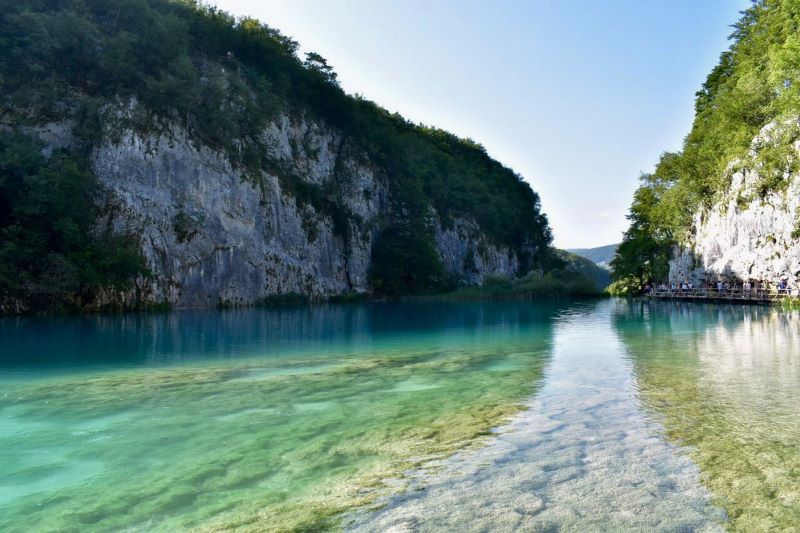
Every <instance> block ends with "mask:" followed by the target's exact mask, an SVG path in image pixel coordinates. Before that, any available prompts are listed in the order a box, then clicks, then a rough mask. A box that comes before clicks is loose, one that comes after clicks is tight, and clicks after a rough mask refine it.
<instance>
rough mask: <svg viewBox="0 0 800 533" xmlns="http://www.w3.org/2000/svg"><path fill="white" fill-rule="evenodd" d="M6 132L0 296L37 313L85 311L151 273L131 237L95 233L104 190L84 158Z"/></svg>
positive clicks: (0, 150) (0, 169)
mask: <svg viewBox="0 0 800 533" xmlns="http://www.w3.org/2000/svg"><path fill="white" fill-rule="evenodd" d="M41 149H42V146H41V145H40V144H39V143H37V142H35V141H34V140H33V139H31V138H29V137H27V136H23V135H20V134H17V133H9V132H1V133H0V296H3V297H12V298H18V299H21V300H23V301H25V302H27V303H28V305H30V307H31V308H32V309H34V310H60V309H64V308H66V307H69V306H76V307H77V306H80V305H82V304H85V303H87V301H89V300H91V298H92V296H93V295H94V294H95V293H96V291H97V290H99V289H103V288H125V287H127V286H129V284H130V282H131V281H132V279H133V278H134V277H135V276H137V275H140V274H144V273H145V267H144V261H143V259H142V257H141V256H140V254H139V251H138V247H137V246H136V243H135V242H134V241H132V240H131V239H130V238H126V237H120V236H112V235H107V234H103V235H96V236H95V235H92V227H93V225H94V222H95V220H96V218H97V215H98V210H97V207H96V206H95V202H94V199H95V196H96V195H97V194H98V193H99V187H98V184H97V181H96V179H95V177H94V175H93V174H92V173H91V172H89V171H88V169H87V164H86V161H84V160H82V159H81V158H79V157H77V156H74V155H70V154H66V153H63V152H56V153H55V154H53V155H52V156H51V157H49V158H47V157H45V156H43V155H42V153H41Z"/></svg>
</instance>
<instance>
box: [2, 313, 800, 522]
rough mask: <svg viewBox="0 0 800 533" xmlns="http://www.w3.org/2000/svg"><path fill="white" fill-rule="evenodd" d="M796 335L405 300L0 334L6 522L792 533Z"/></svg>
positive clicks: (753, 325) (798, 441) (669, 319)
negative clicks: (788, 532) (775, 532)
mask: <svg viewBox="0 0 800 533" xmlns="http://www.w3.org/2000/svg"><path fill="white" fill-rule="evenodd" d="M798 326H800V318H798V316H797V315H795V314H792V313H782V312H779V311H776V310H771V309H766V308H755V307H750V308H748V307H734V306H711V305H699V304H688V305H687V304H683V305H678V304H675V303H647V302H633V303H628V302H623V301H614V300H606V301H599V302H588V303H586V302H584V303H580V302H577V303H568V302H564V303H560V304H541V303H531V302H507V303H499V302H497V303H436V304H433V303H425V304H422V303H408V304H371V305H353V306H319V307H312V308H304V309H283V310H243V311H223V312H217V311H203V312H199V311H186V312H173V313H166V314H154V315H147V314H139V315H119V316H88V317H59V318H24V319H19V318H9V319H3V320H0V449H2V450H3V461H2V462H0V530H2V531H31V530H35V531H118V530H123V529H124V530H129V531H175V530H188V529H192V530H245V531H264V530H292V529H294V530H307V529H341V528H345V529H354V530H364V531H384V530H386V529H389V528H395V529H396V530H419V531H441V530H480V529H491V530H514V529H522V530H549V529H553V528H564V529H570V530H592V529H594V530H596V529H614V530H631V531H636V530H639V531H640V530H643V529H646V530H668V531H676V530H703V531H714V530H719V529H723V528H728V529H732V530H741V531H747V530H769V529H774V530H791V529H792V528H794V529H798V528H800V410H799V408H798V405H800V402H798V401H797V396H798V392H800V327H798Z"/></svg>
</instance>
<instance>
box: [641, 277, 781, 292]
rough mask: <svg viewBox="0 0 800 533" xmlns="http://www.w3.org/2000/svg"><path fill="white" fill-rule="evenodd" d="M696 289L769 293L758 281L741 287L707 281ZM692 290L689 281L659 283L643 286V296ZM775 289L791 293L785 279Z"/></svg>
mask: <svg viewBox="0 0 800 533" xmlns="http://www.w3.org/2000/svg"><path fill="white" fill-rule="evenodd" d="M697 288H698V289H702V290H705V291H706V292H712V291H716V292H718V293H721V292H732V291H739V290H741V291H743V292H745V293H749V292H755V293H761V292H764V291H769V289H770V284H769V283H767V282H764V281H760V280H756V281H752V280H747V281H744V282H742V283H741V285H739V284H737V283H735V282H734V283H731V282H729V281H727V280H722V279H719V280H717V281H708V282H707V283H706V284H705V286H701V287H697ZM694 289H695V285H694V283H692V282H691V281H683V282H682V283H675V282H672V283H669V284H667V283H660V284H658V285H656V286H654V285H652V284H650V283H648V284H647V285H646V286H645V289H644V292H645V294H650V293H651V292H653V291H659V292H663V291H670V292H678V293H680V292H686V291H692V290H694ZM775 289H776V290H777V292H778V294H782V293H784V294H789V293H790V292H791V289H790V288H789V282H788V281H787V280H786V278H783V279H781V280H780V281H779V282H778V284H777V285H776V286H775Z"/></svg>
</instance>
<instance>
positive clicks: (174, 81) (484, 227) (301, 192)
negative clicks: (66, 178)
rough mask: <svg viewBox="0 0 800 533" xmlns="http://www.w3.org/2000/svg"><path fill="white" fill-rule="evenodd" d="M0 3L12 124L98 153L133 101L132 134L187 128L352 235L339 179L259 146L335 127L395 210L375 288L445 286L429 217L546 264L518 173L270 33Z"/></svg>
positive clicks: (253, 26)
mask: <svg viewBox="0 0 800 533" xmlns="http://www.w3.org/2000/svg"><path fill="white" fill-rule="evenodd" d="M0 6H1V7H2V12H3V16H2V18H0V52H2V53H0V58H2V59H0V90H2V95H3V96H2V99H0V112H1V113H2V117H1V118H0V120H1V121H2V123H4V124H6V125H9V126H11V127H12V128H19V127H20V126H24V125H25V124H40V123H44V122H48V121H52V120H72V121H74V123H75V124H76V126H75V132H74V133H75V137H76V138H75V141H74V145H75V146H76V147H78V149H79V150H80V151H81V152H83V153H89V152H90V150H91V148H92V146H93V145H95V144H96V143H97V142H98V140H99V138H100V136H101V135H102V131H103V130H102V123H103V113H104V112H105V110H107V109H108V108H109V104H111V105H116V106H119V105H125V103H126V102H131V101H133V100H135V101H136V102H137V103H138V105H137V106H136V108H135V109H136V112H135V113H134V116H132V117H130V118H127V119H126V120H130V121H131V124H129V125H128V126H130V127H133V128H136V129H139V130H142V129H156V128H160V127H163V125H164V124H166V123H172V124H179V125H180V126H181V127H183V128H185V129H187V130H188V131H189V132H190V134H191V135H192V136H193V138H195V139H197V140H198V141H199V142H202V143H204V144H206V145H208V146H211V147H213V148H216V149H219V150H223V151H225V153H227V154H228V156H229V158H230V159H231V161H232V162H233V163H234V165H235V166H236V167H238V168H239V169H241V171H242V173H243V175H244V176H245V177H247V178H250V179H255V180H257V179H258V177H259V175H260V171H262V170H266V171H268V172H270V173H272V174H275V175H277V176H278V177H279V179H280V181H281V184H282V186H283V188H284V190H285V191H286V192H287V193H289V194H292V195H294V196H295V198H296V199H297V200H298V201H299V202H307V203H310V204H311V205H312V206H313V207H314V208H315V210H316V212H318V213H321V214H323V215H325V216H329V217H330V218H331V219H332V220H333V221H334V222H335V227H336V228H337V232H338V233H339V234H340V235H346V234H347V232H348V231H353V230H354V229H356V228H358V227H359V226H360V225H363V223H364V222H365V221H360V220H359V219H358V217H357V216H356V215H354V214H353V213H351V212H350V211H349V210H348V209H347V208H346V207H345V206H344V204H343V203H342V202H341V201H340V197H339V195H340V194H341V193H340V192H339V191H338V190H337V189H336V187H335V184H334V186H333V187H323V186H317V185H314V184H309V183H308V182H307V181H305V180H304V179H303V178H302V177H301V176H297V175H295V174H293V172H292V169H290V168H286V166H285V165H281V164H280V162H277V161H274V160H272V159H271V158H270V156H269V153H270V151H269V150H268V147H267V146H264V144H263V143H264V142H265V141H264V140H263V135H261V132H262V131H263V130H264V128H265V127H266V126H267V125H268V124H269V122H270V120H272V119H274V118H275V117H276V116H278V114H280V113H284V114H288V115H290V116H300V115H302V116H308V117H311V118H313V119H315V120H319V121H322V122H324V123H326V124H328V125H330V126H332V127H334V128H336V129H337V130H338V131H340V132H341V133H342V136H343V138H344V139H346V142H345V144H343V147H342V150H348V151H349V152H350V153H351V154H353V155H355V156H361V157H366V158H367V159H368V160H369V162H371V163H372V164H374V165H376V166H377V167H379V170H380V172H381V173H382V175H385V176H386V179H387V183H388V185H389V189H390V192H391V199H392V202H393V206H392V213H393V215H392V216H391V217H387V218H386V220H383V221H382V222H381V224H382V228H381V229H382V230H383V231H381V232H380V234H381V235H383V236H384V238H385V239H386V240H385V241H383V242H381V239H379V241H378V245H377V248H376V254H377V255H378V257H377V258H376V259H378V267H377V268H375V269H373V280H374V284H375V287H376V289H378V290H380V291H383V290H384V289H385V290H386V292H398V291H403V292H407V291H417V290H427V289H442V288H445V287H446V286H447V283H448V280H446V277H445V276H442V275H441V272H442V265H441V261H440V259H439V258H438V256H436V254H431V253H430V251H431V249H432V247H433V246H434V240H433V227H432V224H431V216H430V215H431V214H432V213H435V214H436V216H437V217H438V218H439V219H440V220H441V221H442V223H443V224H445V225H448V224H450V223H451V222H452V221H453V220H454V218H456V217H466V218H469V219H472V220H474V221H475V222H476V223H477V224H478V225H479V226H480V229H481V231H482V232H483V233H484V234H485V235H486V236H487V237H488V238H489V239H490V240H491V241H492V242H493V243H494V244H497V245H500V246H504V247H507V248H509V249H510V250H512V251H514V252H515V253H516V254H517V255H518V257H519V258H520V259H521V269H520V270H521V272H520V273H521V274H524V273H525V272H528V271H529V270H531V269H532V268H537V267H541V266H542V261H543V259H542V258H543V256H544V255H546V254H544V253H542V251H543V250H546V249H547V247H548V245H549V243H550V241H551V233H550V229H549V226H548V222H547V219H546V217H545V215H544V214H543V213H541V210H540V203H539V197H538V195H537V194H536V193H535V192H534V191H533V190H532V189H531V188H530V186H529V185H528V184H527V183H525V182H524V181H523V180H522V178H521V177H520V176H519V175H517V174H516V173H514V172H513V171H512V170H510V169H508V168H506V167H504V166H503V165H502V164H500V163H498V162H497V161H495V160H494V159H492V158H491V157H489V155H488V154H487V153H486V151H485V149H484V148H483V147H482V146H481V145H479V144H477V143H475V142H474V141H472V140H470V139H460V138H458V137H456V136H454V135H452V134H450V133H447V132H445V131H442V130H439V129H436V128H431V127H426V126H422V125H417V124H413V123H410V122H409V121H407V120H406V119H404V118H403V117H401V116H399V115H397V114H391V113H389V112H387V111H386V110H384V109H382V108H381V107H379V106H378V105H376V104H375V103H373V102H371V101H369V100H366V99H364V98H362V97H360V96H352V95H348V94H346V93H345V92H344V91H343V90H342V89H341V88H340V87H339V85H338V83H337V80H336V74H335V72H334V71H333V69H332V68H331V67H330V66H329V65H328V64H327V62H326V61H325V59H324V58H323V57H322V56H320V55H318V54H314V53H311V54H307V55H306V57H305V58H304V59H301V58H300V57H298V44H297V43H296V42H294V41H292V40H291V39H289V38H288V37H286V36H284V35H282V34H281V33H279V32H278V31H277V30H275V29H273V28H270V27H269V26H267V25H265V24H262V23H260V22H258V21H256V20H253V19H249V18H243V19H236V18H234V17H233V16H231V15H229V14H227V13H225V12H222V11H219V10H218V9H216V8H213V7H209V6H206V5H203V4H201V3H200V2H195V1H191V0H181V1H167V0H114V1H102V2H101V1H95V0H55V1H53V0H20V1H14V2H11V1H9V0H0ZM65 157H66V156H65ZM82 227H83V228H84V229H88V225H85V226H82ZM410 229H413V231H411V230H410ZM418 241H419V242H418ZM400 248H402V249H404V250H406V252H407V253H408V254H410V256H407V258H408V259H407V264H409V265H419V266H420V269H419V270H415V272H414V275H413V276H412V277H413V279H409V277H408V275H407V273H405V272H402V271H401V270H402V269H397V268H389V267H387V268H386V269H384V268H383V267H381V266H380V265H382V264H384V263H386V262H385V261H383V259H385V258H387V257H391V256H392V254H393V253H394V254H395V255H396V253H397V249H400ZM386 264H387V265H389V263H386ZM394 266H396V265H394Z"/></svg>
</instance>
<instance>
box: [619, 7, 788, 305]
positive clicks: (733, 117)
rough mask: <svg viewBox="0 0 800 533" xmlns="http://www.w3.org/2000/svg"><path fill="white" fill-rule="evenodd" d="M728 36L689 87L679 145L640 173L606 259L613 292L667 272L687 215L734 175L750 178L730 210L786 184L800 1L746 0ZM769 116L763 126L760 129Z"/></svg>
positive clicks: (689, 225)
mask: <svg viewBox="0 0 800 533" xmlns="http://www.w3.org/2000/svg"><path fill="white" fill-rule="evenodd" d="M730 39H731V46H730V48H729V49H728V50H726V51H725V52H723V53H722V55H721V57H720V61H719V64H718V65H717V66H716V67H715V68H714V69H713V70H712V71H711V73H710V74H709V75H708V78H707V79H706V81H705V83H704V84H703V86H702V88H701V90H700V91H698V93H697V98H696V101H695V119H694V124H693V126H692V130H691V132H690V133H689V134H688V136H687V137H686V139H685V141H684V144H683V149H682V150H681V151H680V152H677V153H665V154H663V155H662V156H661V159H660V161H659V163H658V165H657V167H656V169H655V171H654V172H653V173H647V174H643V175H642V176H641V178H640V181H641V184H640V186H639V189H638V190H637V191H636V193H635V195H634V199H633V203H632V205H631V208H630V214H629V216H628V218H629V220H630V227H629V229H628V231H627V232H626V234H625V237H624V240H623V242H622V244H621V245H620V247H619V250H618V252H617V256H616V258H615V259H614V261H613V263H612V267H613V271H614V279H615V280H616V282H615V287H616V289H617V290H618V291H620V292H626V291H638V290H640V289H641V288H642V287H643V285H644V284H645V283H647V282H648V281H652V280H661V279H664V278H665V277H666V275H667V272H668V271H669V266H668V259H669V258H670V253H671V249H672V247H673V246H674V245H679V246H680V247H682V248H691V246H692V242H691V241H692V239H693V238H694V236H693V223H694V219H695V218H698V217H699V220H700V221H702V218H703V212H704V210H708V209H709V208H711V207H712V206H714V205H715V204H716V203H719V202H720V201H721V198H722V196H723V195H725V194H726V192H727V191H728V190H729V188H730V186H731V178H732V176H734V175H736V174H738V175H739V176H740V181H741V180H742V179H743V180H748V179H752V180H755V181H756V182H755V183H753V184H752V187H749V188H748V189H747V191H746V192H742V193H739V192H737V193H736V194H738V196H737V198H735V199H734V202H733V203H734V206H733V207H734V209H737V210H746V209H747V208H748V206H750V205H751V203H753V202H758V201H760V200H764V199H766V198H767V197H768V196H769V195H771V194H774V193H782V191H786V189H787V186H788V184H789V183H790V177H791V175H792V174H793V173H794V172H795V170H796V166H797V157H796V155H795V148H794V145H795V143H796V142H797V140H798V139H800V124H799V123H798V113H799V112H800V3H798V2H797V1H795V0H758V1H756V2H754V3H753V5H752V6H751V7H750V8H749V9H747V10H746V11H744V12H743V13H742V16H741V19H740V20H739V21H738V22H737V23H736V24H735V26H734V28H733V33H732V34H731V37H730ZM768 125H771V126H770V128H769V133H768V134H767V133H765V134H762V135H761V136H759V135H758V134H759V132H761V131H762V129H764V128H765V126H768ZM754 139H755V140H754ZM723 209H727V208H723ZM791 215H792V216H794V214H793V213H792V214H791ZM752 244H753V245H758V244H757V243H752ZM709 253H710V254H712V255H713V251H712V252H709ZM712 259H713V257H712ZM709 260H710V259H709Z"/></svg>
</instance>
